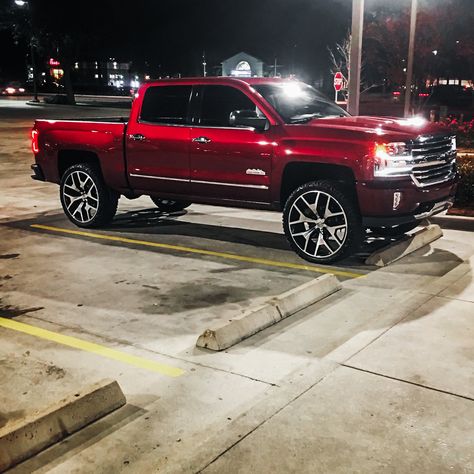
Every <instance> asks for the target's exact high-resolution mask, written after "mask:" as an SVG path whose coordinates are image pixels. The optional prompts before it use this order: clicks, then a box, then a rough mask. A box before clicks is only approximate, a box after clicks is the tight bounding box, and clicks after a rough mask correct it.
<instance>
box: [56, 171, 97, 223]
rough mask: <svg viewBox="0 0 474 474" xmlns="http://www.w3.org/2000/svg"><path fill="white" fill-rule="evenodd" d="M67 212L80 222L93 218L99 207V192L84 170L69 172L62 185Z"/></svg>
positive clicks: (86, 221)
mask: <svg viewBox="0 0 474 474" xmlns="http://www.w3.org/2000/svg"><path fill="white" fill-rule="evenodd" d="M62 193H63V201H64V205H65V207H66V210H67V212H68V214H69V215H70V216H71V217H72V218H73V219H74V220H76V221H78V222H80V223H81V224H86V223H88V222H90V221H92V219H94V217H95V215H96V214H97V211H98V209H99V192H98V190H97V186H96V185H95V183H94V181H93V179H92V178H91V177H90V176H89V175H88V174H87V173H85V172H84V171H73V172H72V173H70V174H69V175H68V176H67V177H66V180H65V181H64V185H63V187H62Z"/></svg>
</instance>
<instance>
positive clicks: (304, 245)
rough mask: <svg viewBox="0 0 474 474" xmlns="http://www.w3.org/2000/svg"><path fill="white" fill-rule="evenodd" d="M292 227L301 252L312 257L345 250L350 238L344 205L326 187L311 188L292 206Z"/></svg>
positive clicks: (292, 232) (291, 233)
mask: <svg viewBox="0 0 474 474" xmlns="http://www.w3.org/2000/svg"><path fill="white" fill-rule="evenodd" d="M288 230H289V234H290V237H291V239H292V240H293V242H294V243H295V245H296V246H297V247H298V248H299V250H300V251H301V252H303V253H304V254H305V255H307V256H309V257H311V258H312V259H327V258H329V257H331V256H333V255H335V254H336V253H337V252H339V251H340V250H341V248H342V247H343V246H344V243H345V242H346V239H347V234H348V220H347V216H346V213H345V212H344V209H343V207H342V205H341V203H339V201H338V200H336V199H335V198H334V197H333V196H331V195H330V194H328V193H325V192H324V191H317V190H314V191H307V192H305V193H303V194H301V195H299V196H298V197H297V198H296V199H295V201H294V202H293V204H292V205H291V207H290V210H289V215H288Z"/></svg>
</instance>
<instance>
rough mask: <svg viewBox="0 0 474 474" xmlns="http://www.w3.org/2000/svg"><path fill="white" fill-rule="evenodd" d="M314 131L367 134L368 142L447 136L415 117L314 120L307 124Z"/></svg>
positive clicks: (444, 130) (438, 128) (437, 127)
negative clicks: (379, 138)
mask: <svg viewBox="0 0 474 474" xmlns="http://www.w3.org/2000/svg"><path fill="white" fill-rule="evenodd" d="M307 125H308V126H309V127H311V129H312V130H314V129H331V130H340V131H346V132H352V133H357V132H359V133H360V134H364V135H365V134H366V135H367V139H368V140H373V139H374V138H375V137H376V136H385V139H390V140H402V141H406V140H413V139H416V138H417V137H419V136H422V135H423V136H426V135H439V134H443V133H444V134H446V133H447V130H446V129H445V128H443V127H441V126H440V125H437V124H433V123H431V122H429V121H427V120H426V119H423V118H420V117H413V118H408V119H403V118H399V117H370V116H359V117H330V118H326V119H314V120H312V121H311V122H308V124H307Z"/></svg>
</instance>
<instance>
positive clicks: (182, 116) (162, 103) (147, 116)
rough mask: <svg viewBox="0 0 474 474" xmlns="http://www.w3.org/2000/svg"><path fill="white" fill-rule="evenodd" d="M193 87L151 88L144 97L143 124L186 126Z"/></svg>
mask: <svg viewBox="0 0 474 474" xmlns="http://www.w3.org/2000/svg"><path fill="white" fill-rule="evenodd" d="M191 91H192V86H155V87H149V88H148V89H147V90H146V92H145V96H144V97H143V104H142V109H141V112H140V121H141V122H150V123H162V124H169V125H185V124H186V123H187V116H188V107H189V100H190V97H191Z"/></svg>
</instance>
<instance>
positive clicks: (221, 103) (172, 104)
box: [32, 77, 457, 263]
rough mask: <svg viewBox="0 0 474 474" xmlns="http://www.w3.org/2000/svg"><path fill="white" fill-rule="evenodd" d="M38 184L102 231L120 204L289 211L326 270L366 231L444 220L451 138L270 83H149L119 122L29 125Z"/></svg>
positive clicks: (390, 231)
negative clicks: (440, 216) (50, 186)
mask: <svg viewBox="0 0 474 474" xmlns="http://www.w3.org/2000/svg"><path fill="white" fill-rule="evenodd" d="M32 149H33V153H34V157H35V164H33V165H32V169H33V171H34V176H33V178H34V179H39V180H44V181H50V182H53V183H57V184H59V185H60V199H61V203H62V207H63V209H64V212H65V214H66V215H67V217H68V218H69V219H70V220H71V221H72V222H73V223H74V224H76V225H77V226H80V227H99V226H105V225H107V224H108V223H109V222H110V221H111V220H112V219H113V217H114V215H115V213H116V211H117V204H118V201H119V198H120V196H125V197H127V198H129V199H133V198H136V197H139V196H142V195H148V196H150V197H151V199H152V201H153V202H154V203H155V204H156V206H157V207H158V208H159V210H161V211H163V212H176V211H180V210H183V209H184V208H186V207H188V206H189V205H190V204H191V203H206V204H215V205H225V206H235V207H249V208H255V209H267V210H275V211H283V228H284V231H285V234H286V237H287V239H288V241H289V244H290V246H291V247H292V248H293V249H294V251H295V252H296V253H297V254H298V255H300V256H301V257H302V258H304V259H306V260H308V261H310V262H315V263H330V262H333V261H335V260H338V259H341V258H343V257H346V256H347V255H349V254H351V253H353V252H355V251H356V250H357V248H358V246H359V244H360V242H361V240H362V238H363V235H364V233H365V230H366V229H367V228H370V229H371V230H372V231H374V232H376V233H379V234H384V235H396V234H401V233H404V232H407V231H409V230H410V229H412V228H415V227H416V226H417V225H418V224H419V223H420V221H421V220H422V219H424V218H426V217H429V216H431V215H433V214H436V213H438V212H441V211H443V210H445V209H448V208H449V206H450V205H451V204H452V201H453V196H454V193H455V189H456V182H457V171H456V139H455V137H454V136H452V134H451V133H450V132H449V131H446V129H442V128H440V127H438V126H437V125H435V124H431V123H429V122H426V121H424V120H422V119H419V118H413V119H399V118H387V117H353V116H349V115H348V114H347V113H346V112H345V111H344V110H342V109H341V108H340V107H338V106H337V105H336V104H334V103H332V102H330V101H329V100H328V99H325V98H324V97H323V96H321V95H320V94H319V93H318V92H317V91H316V90H315V89H313V88H312V87H311V86H309V85H307V84H304V83H302V82H298V81H294V80H291V81H290V80H281V79H269V78H248V79H247V78H242V79H240V78H239V79H237V78H225V77H220V78H196V79H172V80H160V81H154V82H149V83H147V84H145V85H143V86H142V87H141V88H140V89H139V92H138V93H137V95H136V97H135V99H134V102H133V104H132V109H131V113H130V117H129V119H128V121H127V120H125V119H121V118H117V119H91V120H83V119H81V120H74V119H73V120H37V121H36V122H35V124H34V127H33V130H32Z"/></svg>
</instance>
